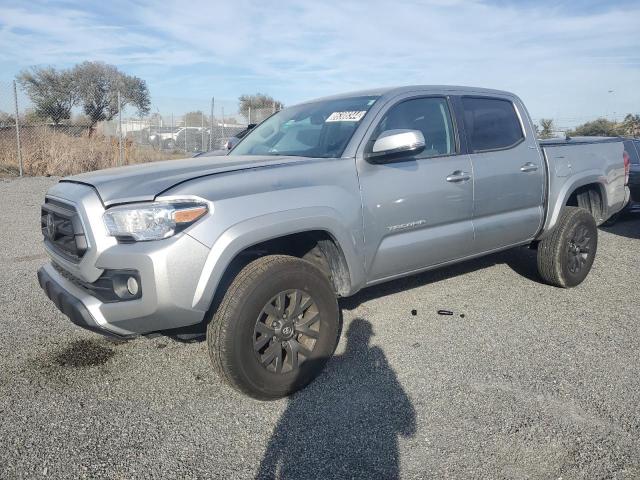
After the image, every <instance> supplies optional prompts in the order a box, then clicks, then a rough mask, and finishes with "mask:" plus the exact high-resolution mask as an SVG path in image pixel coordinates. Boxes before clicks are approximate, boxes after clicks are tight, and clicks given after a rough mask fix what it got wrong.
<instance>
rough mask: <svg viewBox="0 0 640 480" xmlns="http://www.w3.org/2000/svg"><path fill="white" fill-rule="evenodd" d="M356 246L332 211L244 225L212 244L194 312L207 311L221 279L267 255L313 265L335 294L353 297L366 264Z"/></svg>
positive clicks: (285, 214) (261, 219)
mask: <svg viewBox="0 0 640 480" xmlns="http://www.w3.org/2000/svg"><path fill="white" fill-rule="evenodd" d="M304 210H306V209H304ZM356 244H357V239H356V235H354V234H353V233H351V232H349V231H348V230H347V229H346V228H344V227H343V226H342V225H341V224H340V223H339V221H338V220H337V219H336V217H335V216H333V215H331V214H330V212H322V214H320V212H317V211H316V212H313V214H311V212H306V213H303V212H296V211H295V210H294V211H289V212H282V214H274V215H273V216H271V215H270V216H261V217H256V218H253V219H249V220H246V221H244V222H242V223H239V224H236V225H234V226H233V227H231V228H229V229H227V230H226V231H225V232H224V233H223V234H222V235H220V237H219V238H218V239H217V240H216V242H215V243H214V244H213V246H212V248H211V251H210V252H209V255H208V258H207V260H206V262H205V266H204V268H203V270H202V272H201V274H200V278H199V281H198V285H197V287H196V292H195V294H194V298H193V307H194V308H204V309H208V308H209V307H210V306H211V304H212V303H213V302H214V300H215V298H214V296H216V294H217V291H218V286H219V285H220V286H223V283H222V282H223V280H225V279H226V278H227V277H229V276H231V277H232V276H233V275H234V273H236V272H237V271H239V269H241V268H242V265H243V264H246V262H247V261H250V260H252V259H254V258H257V257H259V256H264V255H269V254H286V255H292V256H296V257H299V258H304V259H306V260H309V261H311V262H312V263H314V264H316V265H317V266H318V267H319V268H321V269H322V270H323V271H325V273H327V274H328V276H329V278H330V281H331V282H332V284H333V286H334V290H335V291H336V294H337V295H339V296H348V295H351V294H353V293H355V292H356V291H357V290H359V289H360V288H361V287H362V286H363V285H364V278H365V275H364V259H361V258H360V255H361V254H359V253H358V251H361V249H358V248H357V247H356ZM223 289H224V288H223Z"/></svg>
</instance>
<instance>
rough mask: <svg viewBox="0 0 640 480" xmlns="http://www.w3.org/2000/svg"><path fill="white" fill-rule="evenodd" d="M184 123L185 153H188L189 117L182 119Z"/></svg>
mask: <svg viewBox="0 0 640 480" xmlns="http://www.w3.org/2000/svg"><path fill="white" fill-rule="evenodd" d="M182 118H183V119H184V121H183V122H182V123H184V153H187V133H189V116H188V115H185V116H184V117H182Z"/></svg>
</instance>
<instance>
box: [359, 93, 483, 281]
mask: <svg viewBox="0 0 640 480" xmlns="http://www.w3.org/2000/svg"><path fill="white" fill-rule="evenodd" d="M398 129H409V130H419V131H421V132H422V134H423V135H424V138H425V144H426V145H425V148H424V149H423V150H422V151H419V152H417V153H413V154H407V156H404V157H400V158H395V159H394V160H393V161H388V162H386V163H383V164H373V163H370V162H367V161H365V160H364V159H359V161H358V175H359V178H360V186H361V194H362V201H363V207H364V231H365V245H366V262H367V270H368V278H367V280H368V282H369V283H372V282H377V281H381V280H384V279H388V278H392V277H394V276H399V275H402V274H406V273H409V272H412V271H416V270H420V269H424V268H426V267H430V266H434V265H438V264H440V263H443V262H447V261H449V260H453V259H457V258H461V257H464V256H466V255H469V254H470V253H471V252H472V250H473V223H472V216H473V178H472V169H471V161H470V159H469V156H468V155H461V154H459V151H460V149H459V142H458V141H457V132H456V128H455V126H454V122H453V121H452V116H451V109H450V105H449V101H448V99H447V98H445V97H414V98H407V99H404V100H400V101H398V102H397V103H395V104H394V105H392V106H391V107H389V108H388V109H387V110H386V111H383V112H382V113H381V116H380V120H379V122H378V123H377V126H376V127H375V128H374V129H373V133H372V134H371V138H369V139H368V141H367V142H366V147H365V153H366V152H367V149H369V151H370V149H371V148H372V145H373V143H374V142H375V139H376V138H378V136H380V135H381V134H382V133H384V132H386V131H389V130H398Z"/></svg>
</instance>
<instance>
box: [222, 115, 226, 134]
mask: <svg viewBox="0 0 640 480" xmlns="http://www.w3.org/2000/svg"><path fill="white" fill-rule="evenodd" d="M222 138H225V136H224V107H222Z"/></svg>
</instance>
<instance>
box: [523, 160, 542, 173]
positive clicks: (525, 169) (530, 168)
mask: <svg viewBox="0 0 640 480" xmlns="http://www.w3.org/2000/svg"><path fill="white" fill-rule="evenodd" d="M536 170H538V166H537V165H536V164H534V163H531V162H527V163H525V164H524V165H522V166H521V167H520V171H521V172H524V173H527V172H535V171H536Z"/></svg>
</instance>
